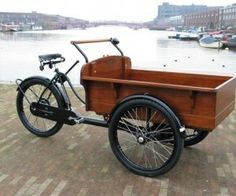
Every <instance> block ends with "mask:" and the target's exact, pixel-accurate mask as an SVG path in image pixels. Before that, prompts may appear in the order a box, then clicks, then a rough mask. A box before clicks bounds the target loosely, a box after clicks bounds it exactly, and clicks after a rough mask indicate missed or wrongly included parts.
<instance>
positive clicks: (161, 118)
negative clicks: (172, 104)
mask: <svg viewBox="0 0 236 196" xmlns="http://www.w3.org/2000/svg"><path fill="white" fill-rule="evenodd" d="M161 103H162V102H161ZM163 105H164V104H163V103H162V104H160V102H159V101H153V100H149V99H141V98H140V99H133V100H130V101H127V102H125V103H123V104H122V105H121V106H119V107H118V109H117V110H116V111H115V113H114V114H113V116H112V119H111V122H110V126H109V141H110V145H111V148H112V151H113V153H114V154H115V156H116V157H117V159H118V160H119V161H120V162H121V163H122V164H123V165H124V166H125V167H126V168H127V169H129V170H130V171H132V172H133V173H135V174H138V175H142V176H150V177H151V176H158V175H161V174H164V173H166V172H168V171H169V170H170V169H171V168H172V167H174V165H175V164H176V163H177V161H178V160H179V157H180V155H181V151H182V148H183V142H184V139H183V138H182V137H181V136H180V134H179V132H178V129H177V127H178V126H177V123H176V121H175V120H174V118H173V116H172V115H171V114H170V112H169V111H168V110H167V109H166V108H165V107H163Z"/></svg>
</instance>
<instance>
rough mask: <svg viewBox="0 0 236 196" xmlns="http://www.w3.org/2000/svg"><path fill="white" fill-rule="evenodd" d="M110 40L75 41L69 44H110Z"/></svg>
mask: <svg viewBox="0 0 236 196" xmlns="http://www.w3.org/2000/svg"><path fill="white" fill-rule="evenodd" d="M111 40H112V38H110V39H94V40H76V41H71V44H89V43H99V42H110V41H111Z"/></svg>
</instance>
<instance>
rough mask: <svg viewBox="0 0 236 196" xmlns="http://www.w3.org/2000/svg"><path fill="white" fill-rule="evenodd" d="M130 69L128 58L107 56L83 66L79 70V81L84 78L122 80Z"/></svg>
mask: <svg viewBox="0 0 236 196" xmlns="http://www.w3.org/2000/svg"><path fill="white" fill-rule="evenodd" d="M130 68H131V61H130V59H129V58H128V57H122V56H107V57H103V58H100V59H97V60H95V61H92V62H89V63H87V64H85V65H84V66H83V67H82V69H81V80H82V79H83V77H84V76H92V77H102V78H113V79H123V78H125V77H128V76H127V71H128V70H129V69H130Z"/></svg>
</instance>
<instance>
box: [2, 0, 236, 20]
mask: <svg viewBox="0 0 236 196" xmlns="http://www.w3.org/2000/svg"><path fill="white" fill-rule="evenodd" d="M166 1H168V0H166ZM166 1H159V0H0V5H1V6H0V12H3V11H10V12H31V11H37V12H40V13H48V14H59V15H64V16H72V17H76V18H81V19H87V20H90V21H97V20H122V21H149V20H153V18H155V17H156V16H157V6H158V5H161V4H162V2H166ZM168 2H170V3H171V4H177V5H189V4H192V3H193V4H206V5H208V6H222V5H223V6H226V5H230V4H233V3H236V0H169V1H168Z"/></svg>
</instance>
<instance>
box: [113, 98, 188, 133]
mask: <svg viewBox="0 0 236 196" xmlns="http://www.w3.org/2000/svg"><path fill="white" fill-rule="evenodd" d="M132 99H148V100H152V101H154V102H158V103H159V104H160V105H161V106H162V107H164V108H165V109H166V110H167V111H168V112H169V113H170V115H171V116H172V117H173V119H174V120H175V122H176V125H177V126H178V127H177V128H178V130H179V133H180V135H181V136H182V137H185V127H184V126H183V124H182V123H181V121H180V119H179V118H178V116H177V115H176V114H175V112H174V111H173V110H172V109H171V108H170V107H169V106H168V105H167V104H166V103H164V102H163V101H161V100H160V99H158V98H156V97H154V96H151V95H149V94H140V95H131V96H128V97H126V98H124V99H122V100H121V101H120V102H119V103H117V104H116V105H115V107H114V108H113V109H112V111H111V116H110V119H111V117H112V116H113V114H114V112H115V111H116V109H117V108H118V107H119V106H120V105H121V104H123V103H125V102H127V101H130V100H132Z"/></svg>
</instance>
